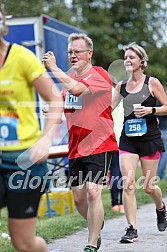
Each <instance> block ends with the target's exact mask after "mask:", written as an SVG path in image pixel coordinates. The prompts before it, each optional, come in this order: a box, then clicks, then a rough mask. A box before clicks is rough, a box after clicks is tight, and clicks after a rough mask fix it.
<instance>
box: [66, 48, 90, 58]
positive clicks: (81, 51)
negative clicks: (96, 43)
mask: <svg viewBox="0 0 167 252" xmlns="http://www.w3.org/2000/svg"><path fill="white" fill-rule="evenodd" d="M88 51H90V50H88V49H87V50H75V51H67V55H68V57H71V56H72V55H73V53H74V55H75V56H80V55H81V54H82V53H83V52H88Z"/></svg>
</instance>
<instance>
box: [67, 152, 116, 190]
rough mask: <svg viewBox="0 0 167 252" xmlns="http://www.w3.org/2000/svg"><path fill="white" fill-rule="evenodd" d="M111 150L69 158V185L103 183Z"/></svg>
mask: <svg viewBox="0 0 167 252" xmlns="http://www.w3.org/2000/svg"><path fill="white" fill-rule="evenodd" d="M111 158H112V152H103V153H99V154H94V155H91V156H87V157H81V158H74V159H70V160H69V169H70V180H69V182H70V185H71V186H79V185H83V184H84V183H85V182H87V181H88V182H93V183H95V184H105V183H106V176H107V172H108V169H109V167H110V163H111Z"/></svg>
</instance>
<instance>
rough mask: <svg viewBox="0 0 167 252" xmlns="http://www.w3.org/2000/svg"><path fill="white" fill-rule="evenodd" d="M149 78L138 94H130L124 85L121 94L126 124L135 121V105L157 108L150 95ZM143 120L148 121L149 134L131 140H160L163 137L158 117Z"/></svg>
mask: <svg viewBox="0 0 167 252" xmlns="http://www.w3.org/2000/svg"><path fill="white" fill-rule="evenodd" d="M149 78H150V77H149V76H146V78H145V80H144V84H143V87H142V89H141V90H140V91H139V92H137V93H128V92H127V91H126V85H127V82H126V83H122V85H121V90H120V94H121V95H122V97H123V107H124V124H125V122H126V121H127V120H128V119H135V118H136V117H135V115H134V112H133V104H138V103H141V105H142V106H145V107H155V106H156V98H155V97H153V96H152V95H151V93H150V90H149V87H148V83H149ZM142 118H145V119H146V123H147V133H146V134H145V135H143V136H137V137H130V138H131V140H135V141H136V140H137V141H147V140H151V139H155V138H159V137H160V136H161V133H160V130H159V127H158V122H157V117H156V116H155V115H147V116H144V117H142ZM121 135H122V137H123V136H125V137H126V135H125V128H124V126H123V130H122V134H121Z"/></svg>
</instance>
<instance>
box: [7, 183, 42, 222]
mask: <svg viewBox="0 0 167 252" xmlns="http://www.w3.org/2000/svg"><path fill="white" fill-rule="evenodd" d="M41 196H42V193H41V191H40V189H39V188H37V189H34V190H32V191H31V192H18V191H16V192H14V191H9V190H7V192H6V204H7V208H8V216H9V218H14V219H27V218H34V217H37V214H38V206H39V201H40V198H41Z"/></svg>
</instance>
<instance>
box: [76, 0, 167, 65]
mask: <svg viewBox="0 0 167 252" xmlns="http://www.w3.org/2000/svg"><path fill="white" fill-rule="evenodd" d="M72 2H73V6H72V10H73V12H74V13H75V19H76V23H77V24H78V23H80V25H81V26H82V28H84V29H85V30H86V31H88V33H89V35H90V36H91V37H92V39H93V41H94V52H95V53H94V60H95V63H96V64H100V65H102V66H104V67H105V68H107V67H108V66H109V64H110V63H111V62H112V61H113V60H115V59H119V58H122V51H121V48H122V46H123V45H124V44H128V43H130V42H133V41H135V42H137V43H139V44H140V45H142V46H144V47H145V49H146V51H149V50H155V49H156V50H159V49H158V48H157V45H158V44H159V43H161V42H163V39H162V29H161V26H162V23H164V20H165V18H166V17H165V12H164V5H165V3H166V1H157V0H149V1H145V0H140V1H138V0H73V1H72ZM163 4H164V5H163Z"/></svg>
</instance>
